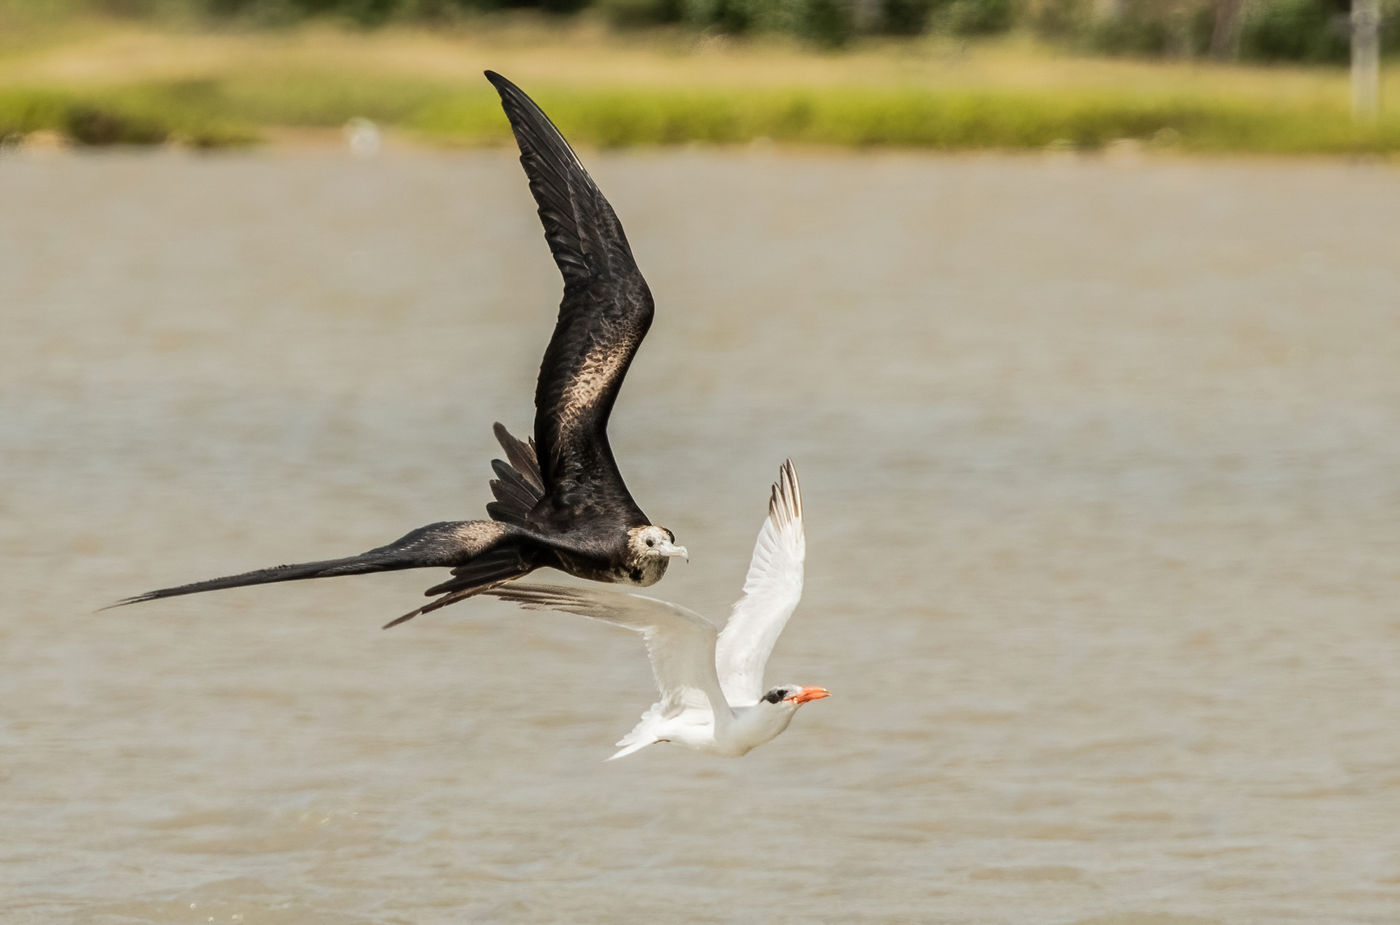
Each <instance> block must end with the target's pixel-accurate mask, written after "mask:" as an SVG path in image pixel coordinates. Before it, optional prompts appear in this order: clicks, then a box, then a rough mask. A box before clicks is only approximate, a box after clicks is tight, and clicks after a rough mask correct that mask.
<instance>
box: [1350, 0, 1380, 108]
mask: <svg viewBox="0 0 1400 925" xmlns="http://www.w3.org/2000/svg"><path fill="white" fill-rule="evenodd" d="M1380 22H1381V10H1380V0H1352V5H1351V111H1352V115H1353V116H1355V117H1356V119H1357V121H1360V122H1375V121H1376V117H1377V116H1378V115H1379V114H1380V108H1381V105H1380V86H1381V68H1380Z"/></svg>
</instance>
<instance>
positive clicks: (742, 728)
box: [724, 704, 797, 755]
mask: <svg viewBox="0 0 1400 925" xmlns="http://www.w3.org/2000/svg"><path fill="white" fill-rule="evenodd" d="M796 714H797V711H796V710H790V709H783V708H778V707H773V706H768V705H766V704H755V705H753V706H747V707H735V708H734V719H733V721H732V722H731V723H729V725H728V728H727V729H726V730H725V733H724V738H725V739H727V740H729V743H730V744H731V745H732V746H733V747H734V748H736V749H742V750H741V751H739V754H741V755H742V754H743V753H744V752H747V751H749V749H752V748H756V747H758V746H760V745H762V744H763V743H764V742H767V741H769V740H770V739H774V738H776V737H777V736H778V735H779V734H781V733H782V731H783V730H784V729H786V728H787V727H788V724H789V723H791V722H792V718H793V716H795V715H796Z"/></svg>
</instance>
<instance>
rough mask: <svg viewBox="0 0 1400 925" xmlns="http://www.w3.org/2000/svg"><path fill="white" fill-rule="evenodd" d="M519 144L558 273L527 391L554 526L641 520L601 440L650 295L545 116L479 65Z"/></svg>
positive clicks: (593, 188) (618, 227)
mask: <svg viewBox="0 0 1400 925" xmlns="http://www.w3.org/2000/svg"><path fill="white" fill-rule="evenodd" d="M486 79H487V80H489V81H491V83H492V85H493V86H495V88H496V90H497V91H498V92H499V93H500V95H501V105H502V106H503V107H504V109H505V112H506V117H507V118H508V119H509V120H510V127H511V130H512V131H513V132H514V133H515V140H516V142H517V143H518V144H519V146H520V163H521V164H522V165H523V166H524V168H525V174H526V176H527V177H528V178H529V180H530V192H531V193H532V194H534V197H535V202H536V203H537V204H538V206H539V214H540V221H541V222H542V223H543V224H544V232H545V239H546V240H547V241H548V242H549V249H550V252H551V253H553V255H554V262H555V263H556V264H558V266H559V272H560V273H562V274H563V276H564V299H563V301H562V302H561V303H560V305H559V320H558V322H557V324H556V326H555V328H554V336H553V338H552V339H551V340H550V342H549V347H548V349H546V350H545V354H544V362H543V363H542V364H541V366H540V378H539V385H538V388H537V389H536V391H535V443H536V445H537V446H538V449H539V466H540V472H541V474H542V476H543V479H544V485H545V488H546V489H547V491H548V494H549V498H550V501H551V503H552V508H553V510H552V511H549V512H544V513H546V516H548V517H549V518H550V519H551V520H552V521H553V522H554V523H555V524H556V525H557V526H561V527H567V526H568V525H569V524H570V523H573V522H576V521H578V520H580V519H585V520H586V519H593V518H595V517H599V516H602V517H604V518H606V519H611V520H619V519H620V520H622V521H623V522H624V523H626V524H627V525H628V526H633V525H639V524H645V523H646V522H647V519H646V517H645V515H643V514H642V512H641V510H639V509H638V508H637V505H636V503H635V502H634V501H633V500H632V496H631V495H630V494H629V493H628V491H627V486H626V485H624V484H623V481H622V475H621V474H620V473H619V472H618V470H617V463H616V461H615V460H614V459H613V455H612V449H611V448H610V447H609V446H608V435H607V425H608V415H609V414H610V413H611V412H612V407H613V403H614V402H615V401H616V400H617V393H618V390H619V389H620V388H621V387H622V378H623V376H624V375H625V374H626V373H627V367H628V366H629V365H630V364H631V362H632V357H633V356H635V355H636V352H637V347H638V346H639V345H640V344H641V342H642V338H643V337H645V336H646V333H647V328H649V327H650V326H651V318H652V299H651V291H650V290H648V289H647V284H646V280H644V279H642V274H641V272H640V271H639V270H638V269H637V263H636V261H635V260H634V259H633V258H632V249H631V248H630V247H629V246H628V244H627V236H626V235H625V234H623V231H622V224H621V223H620V222H619V221H618V220H617V215H616V214H614V212H613V210H612V206H610V205H609V204H608V201H607V199H605V198H603V194H602V192H600V191H599V189H598V186H597V184H595V183H594V182H593V178H592V177H590V176H589V175H588V171H587V170H585V169H584V168H583V165H582V164H581V163H579V159H578V157H577V156H575V155H574V152H573V149H572V148H570V147H569V144H568V142H566V141H565V140H564V136H562V135H560V134H559V130H558V129H556V128H555V127H554V124H553V123H552V122H550V121H549V118H548V117H547V116H546V115H545V114H544V113H543V112H542V111H541V110H540V108H539V107H538V106H536V105H535V103H534V101H532V100H531V99H530V98H529V97H528V96H526V95H525V93H524V92H523V91H521V89H520V88H519V87H517V86H516V85H515V84H513V83H511V82H510V81H509V80H506V79H505V78H504V77H502V76H501V75H500V74H497V73H495V72H494V71H487V72H486Z"/></svg>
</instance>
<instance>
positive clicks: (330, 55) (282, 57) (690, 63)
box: [0, 27, 1400, 154]
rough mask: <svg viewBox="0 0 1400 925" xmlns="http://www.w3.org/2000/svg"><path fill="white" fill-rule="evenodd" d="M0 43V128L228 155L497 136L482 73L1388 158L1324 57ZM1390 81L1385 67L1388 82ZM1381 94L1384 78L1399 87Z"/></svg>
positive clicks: (582, 120) (1251, 149) (547, 99)
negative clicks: (360, 136)
mask: <svg viewBox="0 0 1400 925" xmlns="http://www.w3.org/2000/svg"><path fill="white" fill-rule="evenodd" d="M36 46H37V47H21V46H11V47H9V48H8V49H7V50H5V51H4V53H3V54H0V140H9V141H11V142H13V141H16V140H19V139H23V138H25V137H33V133H35V132H46V133H50V137H52V136H53V135H54V134H56V135H57V136H59V137H61V138H64V139H68V140H70V141H72V142H73V143H76V144H84V145H101V144H156V143H164V142H177V143H183V144H188V145H191V146H198V147H224V146H230V145H240V144H249V143H256V142H258V141H259V140H263V139H266V138H268V137H269V136H275V137H281V136H280V135H279V134H278V132H279V130H283V129H306V128H313V129H314V128H335V127H338V126H340V125H343V124H344V123H345V122H346V121H347V120H349V119H351V118H355V117H364V118H368V119H371V120H374V121H375V122H378V123H380V124H381V125H382V126H384V127H386V128H387V129H389V130H391V131H394V132H396V133H397V134H399V135H401V136H404V137H407V138H410V139H412V140H415V141H418V142H421V143H426V144H443V145H486V144H498V143H504V142H505V141H506V140H507V138H508V135H507V129H506V125H505V121H504V119H502V117H501V113H500V109H499V106H498V104H497V102H496V99H495V96H494V93H492V92H491V90H490V88H489V87H488V86H487V85H486V84H485V82H484V81H482V80H481V78H480V69H481V68H482V67H483V66H490V67H495V68H496V69H498V70H501V71H502V72H504V73H506V74H508V75H509V76H511V77H513V78H514V79H516V80H517V81H519V82H520V83H521V84H522V85H524V86H525V87H526V88H527V89H528V90H529V91H530V92H531V93H532V94H533V95H535V96H536V97H537V98H538V99H540V100H541V102H542V103H543V104H544V106H545V107H546V109H547V110H548V111H549V112H550V114H551V115H552V116H553V117H554V118H555V119H556V120H557V121H558V122H559V123H560V124H561V125H563V126H564V128H565V130H566V131H567V132H568V134H569V137H570V138H571V139H573V140H575V141H577V142H579V143H581V144H584V145H590V146H605V147H617V146H627V145H667V144H686V143H692V142H700V143H715V144H742V143H745V142H749V141H752V140H755V139H771V140H773V141H775V142H780V143H791V144H801V145H827V146H839V147H905V148H927V149H937V150H975V149H999V150H1024V149H1038V148H1044V147H1047V146H1052V145H1056V146H1058V145H1067V146H1072V147H1075V148H1079V149H1086V150H1092V149H1096V148H1100V147H1102V146H1104V145H1107V144H1110V143H1112V142H1114V141H1117V140H1120V139H1135V140H1138V141H1141V142H1144V143H1146V144H1149V145H1151V146H1153V147H1154V148H1161V149H1164V150H1178V151H1182V152H1189V153H1248V154H1359V153H1373V154H1389V153H1396V152H1400V117H1396V116H1395V115H1390V116H1387V117H1383V118H1382V120H1381V121H1380V122H1379V123H1378V124H1376V125H1374V126H1359V125H1357V124H1355V123H1354V122H1353V120H1352V119H1351V116H1350V113H1349V111H1348V106H1347V94H1346V77H1345V73H1344V72H1342V71H1341V70H1339V69H1336V68H1310V69H1309V68H1276V69H1259V68H1253V69H1251V68H1239V67H1230V68H1226V67H1219V68H1208V67H1201V66H1187V65H1174V64H1171V63H1147V62H1130V61H1114V60H1085V59H1077V58H1066V57H1061V56H1057V55H1053V54H1050V53H1047V52H1045V51H1044V50H1042V49H1038V48H1036V47H1035V46H1033V45H1028V44H1014V43H1011V44H1008V43H1000V44H989V45H986V46H984V47H980V48H978V47H973V48H953V49H949V48H948V47H945V46H937V45H930V44H925V45H917V44H913V43H903V44H899V45H894V44H884V45H878V46H870V47H866V48H862V49H857V50H854V51H851V52H843V53H840V54H817V53H813V52H810V51H803V50H801V49H798V48H794V47H790V46H749V45H738V44H726V45H723V46H720V47H718V48H714V47H704V46H698V45H695V44H694V43H686V42H683V41H681V40H679V39H677V38H676V37H674V36H668V35H664V34H662V35H658V36H657V37H656V39H655V40H654V41H652V42H650V43H649V44H644V45H639V44H638V43H636V42H635V41H630V42H628V43H626V44H622V43H620V42H619V41H618V40H617V39H616V38H615V37H612V36H609V35H608V34H606V33H600V32H573V33H560V32H559V31H558V30H553V31H551V30H543V29H533V30H532V29H528V28H526V29H523V30H522V29H520V28H512V29H507V30H497V31H495V32H492V31H490V30H486V31H482V32H474V33H470V34H456V35H438V34H428V33H421V32H395V31H389V32H386V33H362V32H340V31H335V30H318V31H311V32H297V33H288V32H278V33H266V34H263V33H257V32H252V33H239V34H226V35H217V34H207V33H160V32H149V31H123V30H120V29H103V28H97V27H94V28H92V29H89V30H86V31H82V32H79V33H77V34H70V35H65V36H62V37H59V38H54V39H52V40H50V41H49V42H47V43H43V42H40V43H36ZM1391 83H1392V84H1393V83H1394V80H1393V79H1392V80H1391ZM1396 89H1400V87H1397V88H1396Z"/></svg>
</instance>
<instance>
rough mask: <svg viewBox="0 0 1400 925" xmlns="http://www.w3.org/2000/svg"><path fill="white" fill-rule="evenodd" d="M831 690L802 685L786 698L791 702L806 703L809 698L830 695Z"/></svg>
mask: <svg viewBox="0 0 1400 925" xmlns="http://www.w3.org/2000/svg"><path fill="white" fill-rule="evenodd" d="M830 696H831V691H829V690H827V689H826V688H824V687H804V688H802V690H800V691H798V692H797V693H795V694H793V695H792V696H791V697H789V698H788V700H791V701H792V702H793V703H806V702H807V701H809V700H821V699H822V698H823V697H830Z"/></svg>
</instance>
